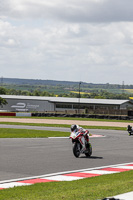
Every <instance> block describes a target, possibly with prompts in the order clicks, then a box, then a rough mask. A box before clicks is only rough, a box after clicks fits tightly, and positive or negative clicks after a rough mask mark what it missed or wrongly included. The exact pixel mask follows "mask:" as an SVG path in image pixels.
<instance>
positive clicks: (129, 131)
mask: <svg viewBox="0 0 133 200" xmlns="http://www.w3.org/2000/svg"><path fill="white" fill-rule="evenodd" d="M127 131H128V135H129V136H130V135H132V134H133V129H132V126H130V125H128V126H127Z"/></svg>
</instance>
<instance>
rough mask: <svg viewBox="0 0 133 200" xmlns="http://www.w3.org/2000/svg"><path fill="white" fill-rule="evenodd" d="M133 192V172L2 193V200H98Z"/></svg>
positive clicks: (22, 188)
mask: <svg viewBox="0 0 133 200" xmlns="http://www.w3.org/2000/svg"><path fill="white" fill-rule="evenodd" d="M130 191H133V171H127V172H121V173H118V174H111V175H102V176H98V177H93V178H86V179H82V180H77V181H70V182H64V181H62V182H49V183H37V184H34V185H31V186H22V187H15V188H10V189H5V190H1V191H0V199H1V200H5V199H6V200H51V199H52V200H62V199H63V200H75V199H76V200H96V199H103V198H105V197H109V196H115V195H118V194H122V193H126V192H130Z"/></svg>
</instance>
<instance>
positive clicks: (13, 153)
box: [0, 127, 133, 181]
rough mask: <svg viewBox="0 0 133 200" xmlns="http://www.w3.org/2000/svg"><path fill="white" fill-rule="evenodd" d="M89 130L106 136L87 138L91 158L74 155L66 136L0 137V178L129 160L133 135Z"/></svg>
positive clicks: (40, 173)
mask: <svg viewBox="0 0 133 200" xmlns="http://www.w3.org/2000/svg"><path fill="white" fill-rule="evenodd" d="M26 128H27V127H26ZM34 128H35V127H34ZM39 129H40V128H39ZM45 129H47V128H46V127H45ZM48 129H49V128H48ZM54 129H55V128H54ZM63 130H64V129H63ZM67 130H68V131H69V129H65V130H64V131H67ZM61 131H62V129H61ZM90 132H91V133H92V134H102V135H105V136H106V137H103V138H91V139H90V141H91V143H92V147H93V154H92V157H91V158H86V157H85V156H84V155H81V156H80V158H75V157H74V156H73V153H72V144H71V141H70V140H69V139H66V138H65V139H50V138H43V139H42V138H40V139H39V138H34V139H0V181H4V180H9V179H17V178H25V177H32V176H39V175H45V174H50V173H56V172H63V171H71V170H80V169H87V168H93V167H101V166H107V165H113V164H121V163H129V162H132V161H133V159H132V158H133V136H128V133H127V132H126V131H112V130H91V131H90Z"/></svg>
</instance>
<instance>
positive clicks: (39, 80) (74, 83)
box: [0, 77, 87, 86]
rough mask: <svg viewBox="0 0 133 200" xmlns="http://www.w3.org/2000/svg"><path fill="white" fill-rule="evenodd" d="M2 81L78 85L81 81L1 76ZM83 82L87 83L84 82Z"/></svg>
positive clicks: (4, 82)
mask: <svg viewBox="0 0 133 200" xmlns="http://www.w3.org/2000/svg"><path fill="white" fill-rule="evenodd" d="M0 82H1V83H3V84H18V85H22V84H24V85H27V84H28V85H53V86H56V85H77V84H79V82H72V81H56V80H41V79H19V78H3V77H1V81H0ZM82 83H83V84H87V83H85V82H82Z"/></svg>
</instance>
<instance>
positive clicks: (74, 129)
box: [71, 124, 78, 132]
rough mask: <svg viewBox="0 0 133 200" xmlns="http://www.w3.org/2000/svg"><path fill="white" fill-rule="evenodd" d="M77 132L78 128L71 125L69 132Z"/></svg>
mask: <svg viewBox="0 0 133 200" xmlns="http://www.w3.org/2000/svg"><path fill="white" fill-rule="evenodd" d="M77 130H78V126H77V125H76V124H73V125H71V131H72V132H73V131H77Z"/></svg>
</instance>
